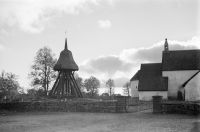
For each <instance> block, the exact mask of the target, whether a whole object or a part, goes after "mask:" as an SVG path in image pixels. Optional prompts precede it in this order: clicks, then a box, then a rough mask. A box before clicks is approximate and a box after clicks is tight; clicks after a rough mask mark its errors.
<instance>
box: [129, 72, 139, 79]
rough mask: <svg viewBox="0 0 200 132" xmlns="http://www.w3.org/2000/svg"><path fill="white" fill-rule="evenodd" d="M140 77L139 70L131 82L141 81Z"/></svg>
mask: <svg viewBox="0 0 200 132" xmlns="http://www.w3.org/2000/svg"><path fill="white" fill-rule="evenodd" d="M139 76H140V70H138V71H137V72H136V73H135V75H134V76H133V77H132V78H131V80H130V81H136V80H139Z"/></svg>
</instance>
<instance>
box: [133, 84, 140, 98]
mask: <svg viewBox="0 0 200 132" xmlns="http://www.w3.org/2000/svg"><path fill="white" fill-rule="evenodd" d="M138 83H139V81H138V80H136V81H131V97H139V93H138Z"/></svg>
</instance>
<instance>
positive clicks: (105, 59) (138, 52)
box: [79, 36, 200, 87]
mask: <svg viewBox="0 0 200 132" xmlns="http://www.w3.org/2000/svg"><path fill="white" fill-rule="evenodd" d="M164 42H165V41H164V40H163V41H160V42H158V43H156V44H153V45H152V46H150V47H146V48H144V47H142V48H138V49H125V50H123V51H122V52H121V53H120V54H119V55H110V56H100V57H98V58H94V59H88V60H86V61H84V62H83V63H81V64H80V65H79V69H80V71H79V74H80V76H81V77H83V78H87V77H89V76H95V77H97V78H98V79H99V80H101V84H102V86H103V87H104V86H105V81H107V80H108V79H109V78H112V79H114V80H116V81H115V83H116V86H117V87H120V86H121V87H122V86H123V84H124V83H125V82H126V81H128V80H130V78H131V77H132V76H133V75H134V74H135V73H136V71H137V70H139V69H140V65H141V63H154V62H158V63H161V62H162V51H163V49H164ZM168 43H169V50H186V49H199V48H200V45H199V44H200V37H198V36H195V37H193V38H192V39H190V40H188V41H187V42H181V41H177V40H168ZM120 80H121V81H120Z"/></svg>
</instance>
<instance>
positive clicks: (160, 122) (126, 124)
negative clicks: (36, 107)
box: [0, 112, 200, 132]
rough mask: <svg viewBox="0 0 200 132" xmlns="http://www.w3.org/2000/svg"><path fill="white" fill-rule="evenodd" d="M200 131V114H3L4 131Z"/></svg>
mask: <svg viewBox="0 0 200 132" xmlns="http://www.w3.org/2000/svg"><path fill="white" fill-rule="evenodd" d="M179 131H180V132H200V117H199V116H192V115H175V114H174V115H173V114H152V113H122V114H119V113H84V112H82V113H79V112H74V113H70V112H51V113H48V112H46V113H45V112H39V113H36V112H35V113H7V114H5V113H1V114H0V132H179Z"/></svg>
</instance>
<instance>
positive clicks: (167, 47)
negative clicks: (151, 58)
mask: <svg viewBox="0 0 200 132" xmlns="http://www.w3.org/2000/svg"><path fill="white" fill-rule="evenodd" d="M164 52H165V53H168V52H169V45H168V42H167V39H165V44H164Z"/></svg>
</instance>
